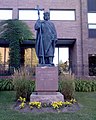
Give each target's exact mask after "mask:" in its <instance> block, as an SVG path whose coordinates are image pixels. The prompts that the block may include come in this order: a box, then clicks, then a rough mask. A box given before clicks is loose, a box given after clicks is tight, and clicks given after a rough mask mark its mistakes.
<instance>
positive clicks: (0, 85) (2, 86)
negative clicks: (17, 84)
mask: <svg viewBox="0 0 96 120" xmlns="http://www.w3.org/2000/svg"><path fill="white" fill-rule="evenodd" d="M0 90H1V91H5V90H7V91H11V90H14V85H13V80H12V79H1V80H0Z"/></svg>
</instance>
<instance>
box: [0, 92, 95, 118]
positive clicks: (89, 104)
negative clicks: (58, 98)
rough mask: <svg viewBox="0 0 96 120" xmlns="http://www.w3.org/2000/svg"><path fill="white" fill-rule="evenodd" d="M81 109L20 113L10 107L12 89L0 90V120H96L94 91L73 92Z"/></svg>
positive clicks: (12, 102)
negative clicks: (68, 111)
mask: <svg viewBox="0 0 96 120" xmlns="http://www.w3.org/2000/svg"><path fill="white" fill-rule="evenodd" d="M75 98H76V99H77V100H78V102H79V103H80V106H81V109H80V110H79V111H77V112H73V113H40V114H37V113H21V112H19V111H15V110H13V109H12V105H13V104H14V103H15V92H14V91H10V92H9V91H0V120H96V92H90V93H88V92H87V93H84V92H78V93H75Z"/></svg>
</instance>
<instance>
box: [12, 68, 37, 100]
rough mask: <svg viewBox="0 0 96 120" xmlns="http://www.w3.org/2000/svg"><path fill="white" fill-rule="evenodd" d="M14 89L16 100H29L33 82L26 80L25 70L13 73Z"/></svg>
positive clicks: (33, 85)
mask: <svg viewBox="0 0 96 120" xmlns="http://www.w3.org/2000/svg"><path fill="white" fill-rule="evenodd" d="M13 84H14V89H15V90H16V99H18V98H19V97H20V96H21V97H24V98H26V99H27V100H29V98H30V94H31V93H32V92H33V91H34V89H35V82H34V81H32V80H30V79H29V78H28V73H27V71H26V70H22V71H15V73H14V76H13Z"/></svg>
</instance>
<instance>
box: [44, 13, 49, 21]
mask: <svg viewBox="0 0 96 120" xmlns="http://www.w3.org/2000/svg"><path fill="white" fill-rule="evenodd" d="M43 15H44V17H43V18H44V20H49V19H50V13H49V12H44V14H43Z"/></svg>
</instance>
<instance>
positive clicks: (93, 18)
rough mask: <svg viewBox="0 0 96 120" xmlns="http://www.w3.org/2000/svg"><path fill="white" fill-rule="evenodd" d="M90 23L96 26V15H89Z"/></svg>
mask: <svg viewBox="0 0 96 120" xmlns="http://www.w3.org/2000/svg"><path fill="white" fill-rule="evenodd" d="M88 23H89V24H96V13H88Z"/></svg>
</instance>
